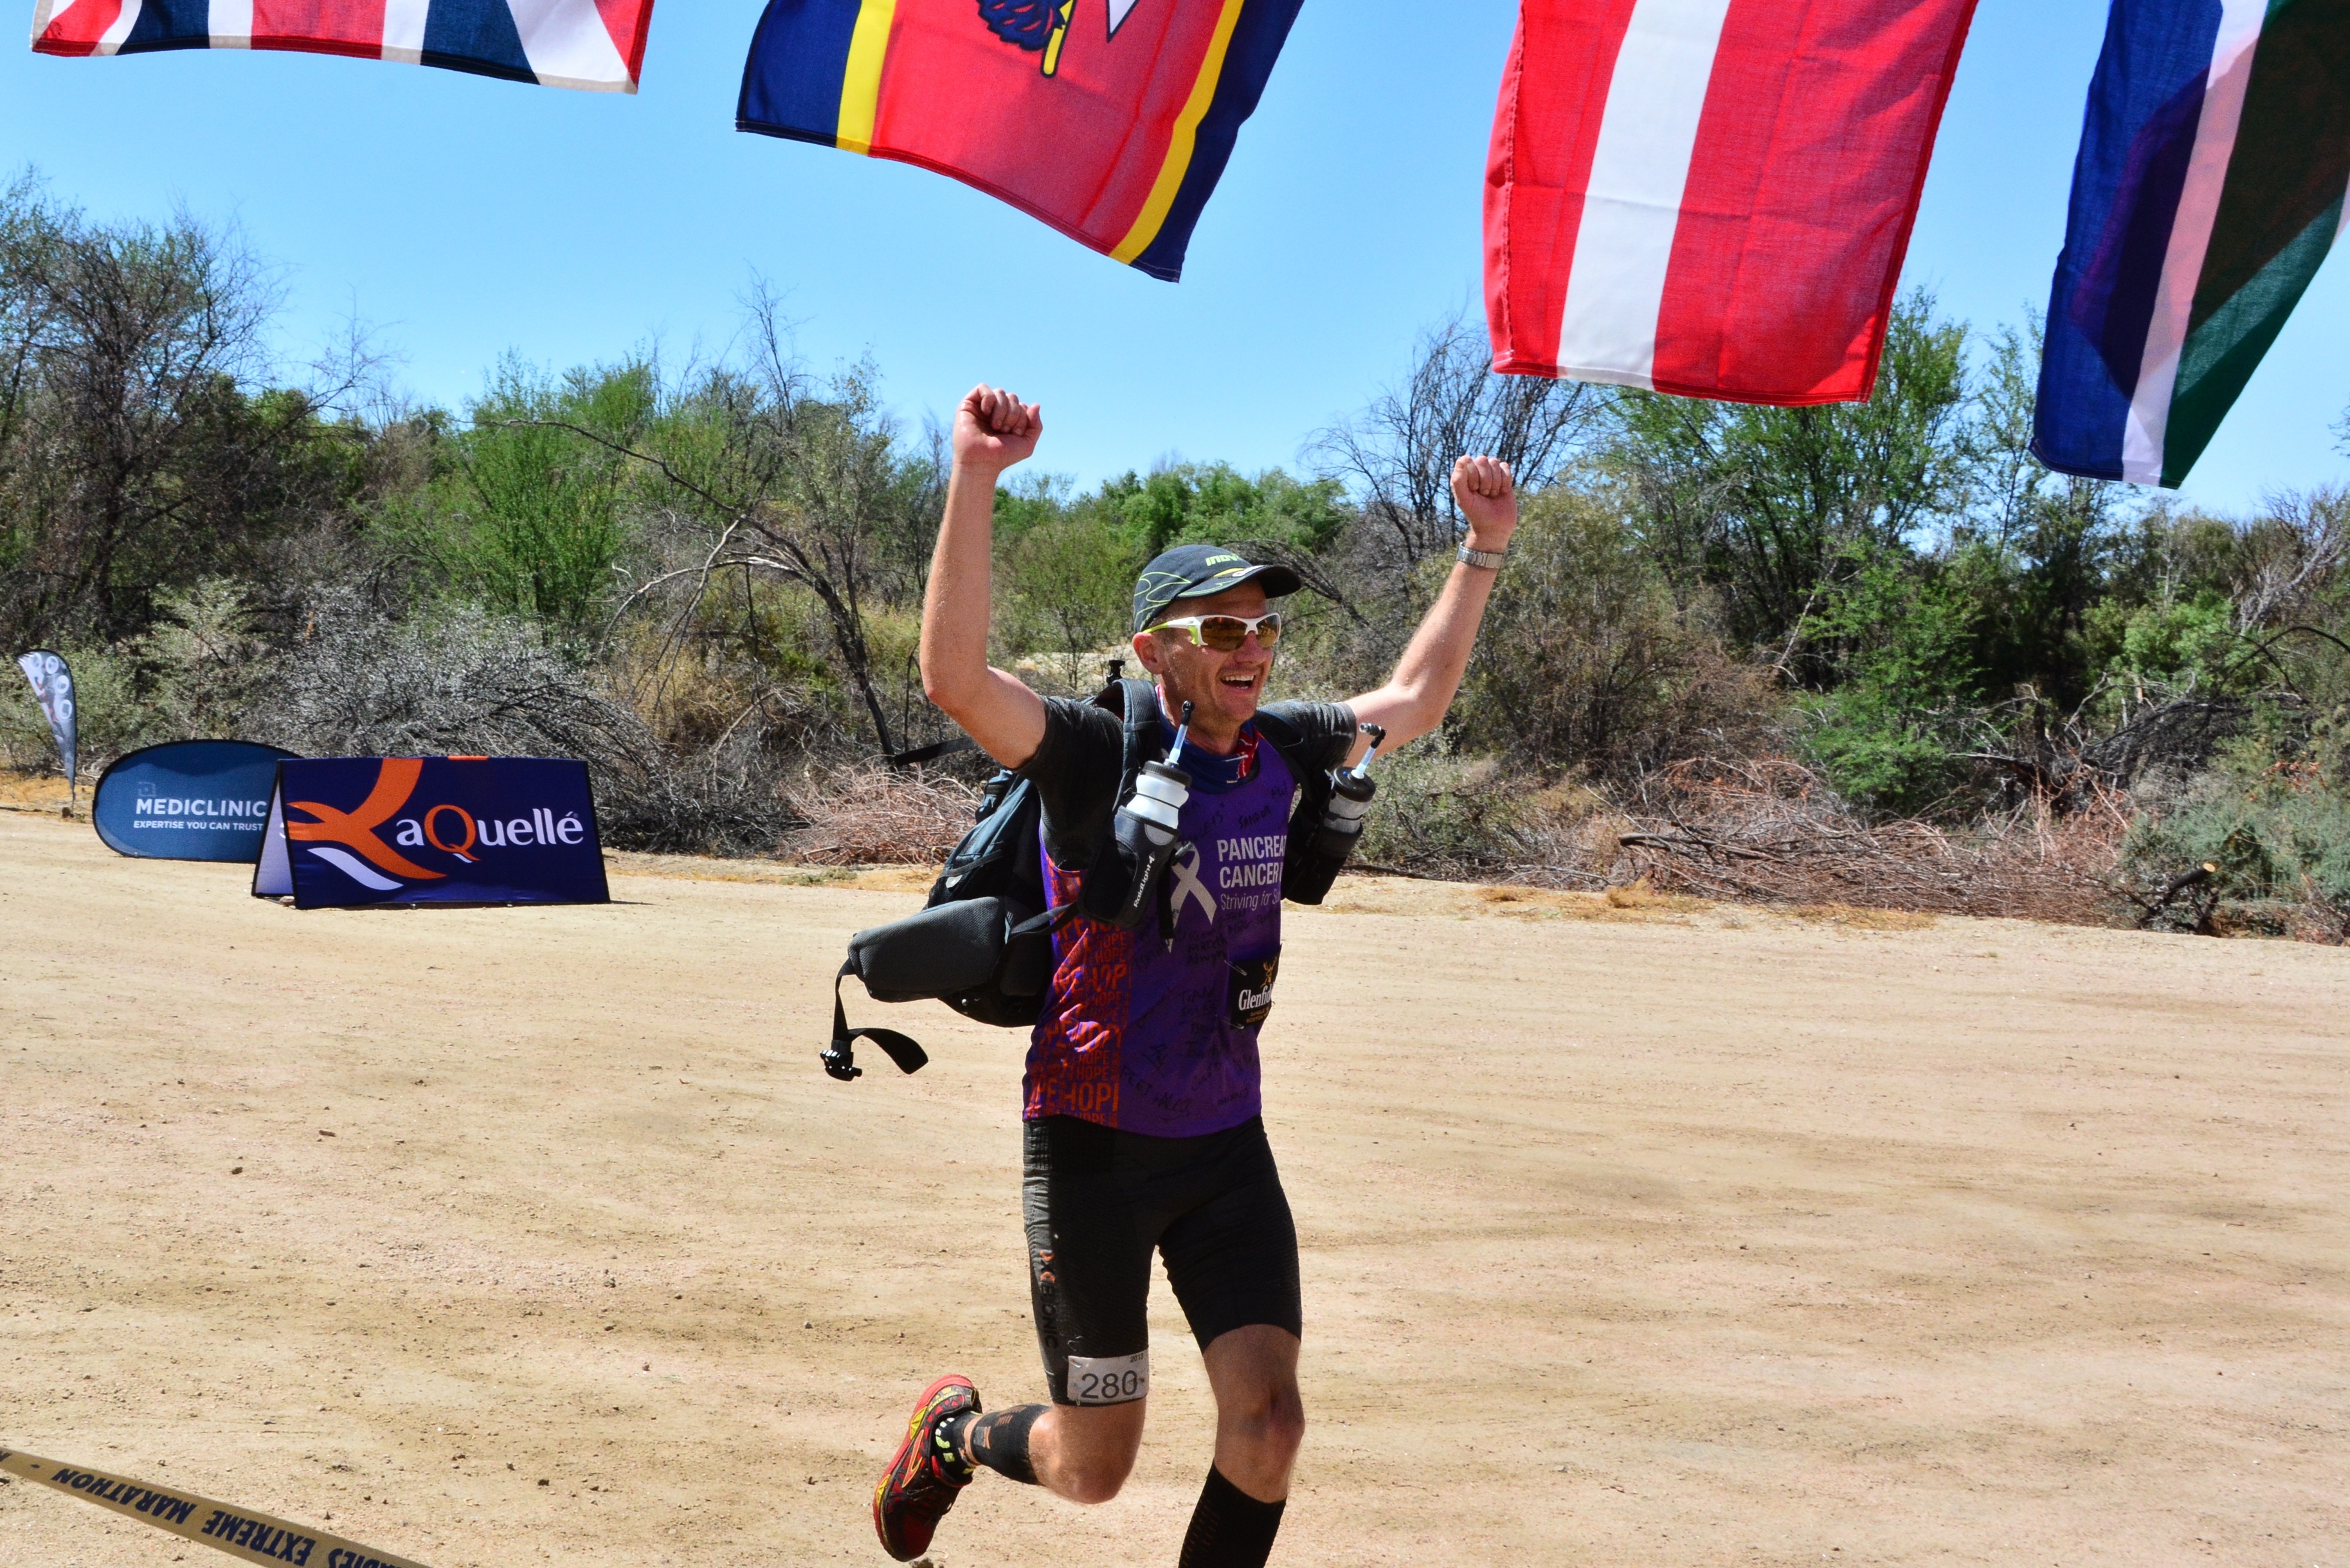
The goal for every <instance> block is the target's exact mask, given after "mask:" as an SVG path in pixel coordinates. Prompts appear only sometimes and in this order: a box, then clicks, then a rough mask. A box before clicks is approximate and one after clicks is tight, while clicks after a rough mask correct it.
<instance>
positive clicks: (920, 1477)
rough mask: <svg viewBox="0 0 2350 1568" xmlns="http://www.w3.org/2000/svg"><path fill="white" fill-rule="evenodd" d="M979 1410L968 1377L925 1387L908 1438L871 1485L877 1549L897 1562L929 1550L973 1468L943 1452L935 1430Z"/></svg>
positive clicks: (946, 1378)
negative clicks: (877, 1537) (958, 1417)
mask: <svg viewBox="0 0 2350 1568" xmlns="http://www.w3.org/2000/svg"><path fill="white" fill-rule="evenodd" d="M978 1410H979V1390H978V1389H976V1388H974V1387H972V1386H971V1379H970V1378H968V1377H959V1376H955V1375H954V1374H952V1373H949V1374H948V1375H947V1376H944V1377H941V1378H940V1379H939V1380H938V1381H937V1382H935V1383H933V1384H931V1386H929V1387H928V1388H925V1389H923V1390H922V1397H921V1399H920V1402H918V1403H917V1404H916V1405H915V1406H914V1418H913V1419H912V1420H910V1421H909V1422H907V1423H906V1440H905V1441H904V1442H903V1443H900V1444H899V1445H898V1457H897V1458H895V1459H891V1460H890V1461H889V1469H886V1470H883V1471H882V1472H881V1483H880V1484H879V1486H877V1487H875V1488H874V1489H873V1531H874V1533H875V1534H877V1535H879V1536H880V1537H881V1550H882V1551H884V1552H888V1553H889V1555H890V1556H892V1557H894V1558H896V1559H897V1560H898V1561H899V1562H900V1563H911V1562H912V1561H913V1560H914V1559H915V1558H917V1557H920V1555H921V1554H922V1553H923V1552H927V1551H929V1550H930V1546H931V1535H932V1534H933V1533H935V1532H937V1530H938V1528H939V1521H940V1520H941V1519H944V1518H945V1517H946V1516H947V1510H949V1509H951V1508H952V1507H953V1506H954V1504H955V1494H956V1493H957V1492H960V1491H961V1490H962V1489H963V1488H965V1487H967V1486H969V1485H970V1484H971V1476H972V1472H971V1468H970V1467H969V1466H968V1465H965V1464H963V1463H962V1462H961V1460H960V1459H958V1458H956V1457H955V1456H953V1455H951V1454H950V1453H949V1452H947V1449H946V1445H945V1443H944V1441H943V1440H942V1438H941V1435H940V1432H939V1428H940V1427H941V1425H942V1424H943V1423H945V1422H946V1421H947V1420H949V1419H951V1417H956V1416H960V1415H962V1414H963V1413H964V1412H965V1411H970V1412H972V1413H973V1414H976V1413H977V1412H978Z"/></svg>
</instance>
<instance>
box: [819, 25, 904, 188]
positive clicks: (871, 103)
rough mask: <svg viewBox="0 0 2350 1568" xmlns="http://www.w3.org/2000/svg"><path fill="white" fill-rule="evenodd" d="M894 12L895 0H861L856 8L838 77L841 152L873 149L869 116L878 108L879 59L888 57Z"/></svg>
mask: <svg viewBox="0 0 2350 1568" xmlns="http://www.w3.org/2000/svg"><path fill="white" fill-rule="evenodd" d="M897 16H898V0H865V4H864V5H861V6H859V7H858V12H857V30H856V31H855V32H853V33H851V34H850V35H849V36H848V68H847V70H846V71H845V72H843V73H842V75H841V78H840V129H839V130H838V132H837V135H836V138H835V140H836V143H837V145H838V147H839V148H840V150H841V151H843V152H863V153H870V152H871V151H873V120H874V117H875V116H877V115H879V113H880V112H881V62H882V61H883V60H884V59H886V58H887V57H889V25H890V23H892V22H894V21H895V20H897Z"/></svg>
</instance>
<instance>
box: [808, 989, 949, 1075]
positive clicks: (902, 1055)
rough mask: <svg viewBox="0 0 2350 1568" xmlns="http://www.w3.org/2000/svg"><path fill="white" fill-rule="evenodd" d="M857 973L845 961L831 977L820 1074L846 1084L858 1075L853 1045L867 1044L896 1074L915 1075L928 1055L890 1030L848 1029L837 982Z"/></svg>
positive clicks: (860, 1072)
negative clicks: (827, 1037)
mask: <svg viewBox="0 0 2350 1568" xmlns="http://www.w3.org/2000/svg"><path fill="white" fill-rule="evenodd" d="M856 972H857V961H856V960H855V959H851V960H849V961H847V963H845V964H842V965H841V966H840V972H839V973H838V974H837V975H835V976H833V977H832V1044H830V1045H827V1047H825V1049H824V1052H823V1058H824V1070H825V1071H826V1072H827V1073H829V1074H831V1075H833V1076H834V1077H836V1078H837V1079H839V1080H840V1081H841V1082H842V1083H844V1084H846V1083H848V1082H850V1081H851V1080H853V1079H855V1078H857V1077H858V1076H859V1075H862V1074H863V1073H864V1071H865V1069H864V1068H862V1067H860V1066H858V1064H857V1052H856V1044H857V1042H858V1041H859V1040H870V1041H872V1042H873V1044H876V1045H879V1046H880V1047H881V1049H882V1050H884V1051H886V1052H888V1053H889V1060H891V1061H892V1062H895V1063H896V1064H898V1071H899V1072H900V1073H919V1072H920V1071H921V1070H922V1069H923V1068H924V1067H926V1066H928V1065H929V1064H930V1061H931V1057H930V1053H928V1052H927V1051H924V1050H923V1049H922V1048H921V1047H920V1045H917V1044H914V1042H913V1041H912V1040H911V1039H910V1038H908V1037H907V1036H906V1035H903V1034H900V1033H898V1032H897V1031H896V1030H894V1029H851V1028H850V1027H849V1026H848V1014H847V1012H846V1011H845V1010H843V1008H842V1007H841V1005H840V982H841V981H844V980H847V978H848V977H849V976H850V975H852V974H855V973H856Z"/></svg>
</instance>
